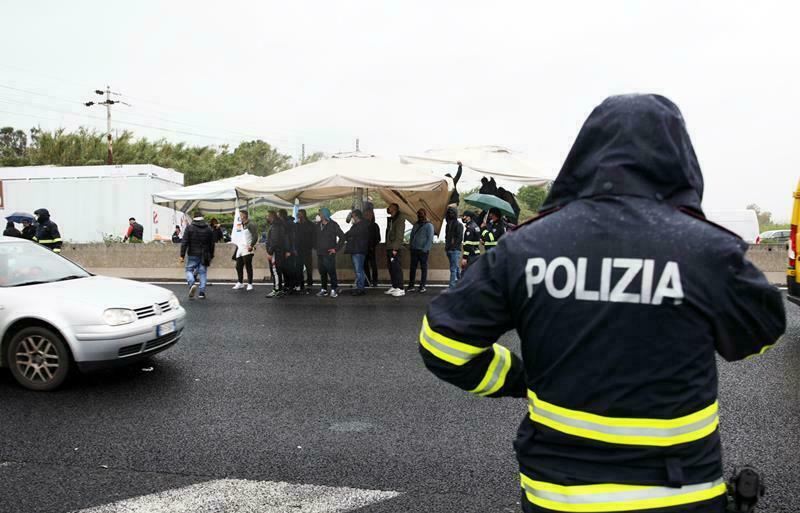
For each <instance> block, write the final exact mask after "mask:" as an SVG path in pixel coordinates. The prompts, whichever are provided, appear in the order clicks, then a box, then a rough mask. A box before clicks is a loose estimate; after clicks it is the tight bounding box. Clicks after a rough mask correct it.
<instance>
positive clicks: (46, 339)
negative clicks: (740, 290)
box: [6, 326, 71, 391]
mask: <svg viewBox="0 0 800 513" xmlns="http://www.w3.org/2000/svg"><path fill="white" fill-rule="evenodd" d="M6 362H8V366H9V367H10V368H11V374H12V375H13V376H14V379H16V380H17V381H18V382H19V384H20V385H22V386H24V387H25V388H29V389H31V390H38V391H49V390H55V389H56V388H58V387H60V386H61V385H62V384H63V383H64V380H66V379H67V376H68V375H69V371H70V367H71V361H70V354H69V351H68V350H67V347H66V345H65V344H64V341H63V340H61V337H60V336H58V335H57V334H56V333H54V332H53V331H51V330H49V329H47V328H40V327H38V326H36V327H31V328H25V329H23V330H22V331H20V332H19V333H17V335H16V336H14V338H13V339H11V343H9V344H8V349H7V352H6Z"/></svg>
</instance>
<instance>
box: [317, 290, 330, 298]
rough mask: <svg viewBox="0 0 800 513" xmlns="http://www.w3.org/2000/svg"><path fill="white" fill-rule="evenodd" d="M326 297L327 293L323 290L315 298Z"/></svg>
mask: <svg viewBox="0 0 800 513" xmlns="http://www.w3.org/2000/svg"><path fill="white" fill-rule="evenodd" d="M327 295H328V291H327V290H325V289H320V290H319V292H317V297H325V296H327Z"/></svg>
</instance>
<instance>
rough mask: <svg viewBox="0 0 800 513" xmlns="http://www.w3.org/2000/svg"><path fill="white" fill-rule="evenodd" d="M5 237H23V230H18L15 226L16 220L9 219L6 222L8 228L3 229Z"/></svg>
mask: <svg viewBox="0 0 800 513" xmlns="http://www.w3.org/2000/svg"><path fill="white" fill-rule="evenodd" d="M3 236H4V237H17V238H19V239H21V238H22V232H20V231H19V230H17V227H16V226H14V221H9V222H7V223H6V229H5V230H4V231H3Z"/></svg>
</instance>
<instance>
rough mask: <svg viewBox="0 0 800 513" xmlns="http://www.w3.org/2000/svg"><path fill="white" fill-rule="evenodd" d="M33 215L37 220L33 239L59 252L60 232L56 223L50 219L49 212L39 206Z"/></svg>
mask: <svg viewBox="0 0 800 513" xmlns="http://www.w3.org/2000/svg"><path fill="white" fill-rule="evenodd" d="M33 215H35V216H36V222H37V224H36V235H34V236H33V240H34V241H35V242H38V243H39V244H41V245H42V246H44V247H46V248H49V249H51V250H52V251H53V252H54V253H61V233H59V231H58V225H57V224H56V223H54V222H53V221H51V220H50V212H48V210H47V209H46V208H40V209H38V210H36V211H35V212H34V213H33Z"/></svg>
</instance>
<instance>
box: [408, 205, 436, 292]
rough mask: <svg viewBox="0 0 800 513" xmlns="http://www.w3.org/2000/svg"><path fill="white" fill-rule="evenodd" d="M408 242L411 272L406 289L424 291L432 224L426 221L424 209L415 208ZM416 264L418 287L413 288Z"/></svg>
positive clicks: (426, 216)
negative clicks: (418, 276)
mask: <svg viewBox="0 0 800 513" xmlns="http://www.w3.org/2000/svg"><path fill="white" fill-rule="evenodd" d="M408 242H409V246H410V247H411V272H410V273H409V276H408V288H407V289H406V291H407V292H419V293H425V290H426V289H425V286H426V285H427V284H428V255H429V254H430V252H431V247H432V246H433V224H431V222H430V221H428V213H427V212H426V211H425V209H422V208H421V209H419V210H417V222H416V223H414V226H413V227H412V228H411V236H410V238H409V241H408ZM417 266H419V267H420V269H421V271H420V274H421V276H420V280H419V288H418V289H414V280H415V279H416V277H417Z"/></svg>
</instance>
